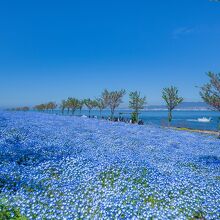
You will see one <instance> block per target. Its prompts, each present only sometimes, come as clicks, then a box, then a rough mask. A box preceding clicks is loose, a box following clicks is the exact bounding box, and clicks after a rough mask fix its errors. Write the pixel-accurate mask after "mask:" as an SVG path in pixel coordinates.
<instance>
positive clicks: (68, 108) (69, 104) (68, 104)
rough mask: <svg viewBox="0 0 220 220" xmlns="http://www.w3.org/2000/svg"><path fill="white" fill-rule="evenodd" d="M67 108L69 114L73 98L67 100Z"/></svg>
mask: <svg viewBox="0 0 220 220" xmlns="http://www.w3.org/2000/svg"><path fill="white" fill-rule="evenodd" d="M66 108H67V114H69V112H70V108H71V98H70V97H69V98H68V99H67V100H66Z"/></svg>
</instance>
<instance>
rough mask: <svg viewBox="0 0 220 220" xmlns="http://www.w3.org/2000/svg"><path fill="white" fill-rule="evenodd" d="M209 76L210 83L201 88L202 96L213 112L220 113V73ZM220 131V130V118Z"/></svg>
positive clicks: (210, 73)
mask: <svg viewBox="0 0 220 220" xmlns="http://www.w3.org/2000/svg"><path fill="white" fill-rule="evenodd" d="M207 75H208V77H209V80H210V81H209V83H207V84H205V85H203V86H202V87H201V90H200V96H201V98H202V99H203V101H204V102H206V103H207V104H208V105H209V106H211V107H212V109H213V110H216V111H220V73H219V74H215V73H213V72H208V73H207ZM218 129H219V130H220V118H219V125H218ZM219 137H220V133H219Z"/></svg>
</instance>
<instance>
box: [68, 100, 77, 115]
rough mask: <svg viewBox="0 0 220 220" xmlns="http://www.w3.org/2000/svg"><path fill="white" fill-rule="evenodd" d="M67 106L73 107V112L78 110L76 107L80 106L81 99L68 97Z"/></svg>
mask: <svg viewBox="0 0 220 220" xmlns="http://www.w3.org/2000/svg"><path fill="white" fill-rule="evenodd" d="M67 106H68V107H69V108H70V109H72V114H74V112H75V111H76V109H77V108H78V107H79V100H78V99H76V98H71V97H70V98H68V99H67Z"/></svg>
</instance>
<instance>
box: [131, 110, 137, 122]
mask: <svg viewBox="0 0 220 220" xmlns="http://www.w3.org/2000/svg"><path fill="white" fill-rule="evenodd" d="M131 121H132V123H136V122H138V115H137V113H136V112H132V113H131Z"/></svg>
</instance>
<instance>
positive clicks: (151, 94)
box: [0, 0, 220, 107]
mask: <svg viewBox="0 0 220 220" xmlns="http://www.w3.org/2000/svg"><path fill="white" fill-rule="evenodd" d="M219 42H220V3H217V2H210V1H209V0H178V1H177V0H167V1H164V0H157V1H152V0H135V1H134V0H105V1H103V0H99V1H98V0H93V1H91V0H80V1H79V0H78V1H75V0H72V1H67V0H63V1H60V0H59V1H58V0H53V1H52V0H51V1H50V0H38V1H30V0H26V1H24V0H20V1H17V0H14V1H13V0H8V1H1V2H0V76H1V78H0V79H1V81H0V83H1V84H0V106H4V107H6V106H16V105H26V104H27V105H32V104H35V103H40V102H46V101H50V100H53V101H56V102H59V101H60V100H61V99H63V98H66V97H68V96H76V97H78V98H86V97H91V98H93V97H97V96H98V95H99V94H100V93H101V91H102V90H103V89H104V88H108V89H110V90H111V89H112V90H113V89H120V88H125V89H127V91H133V90H139V91H141V93H142V94H143V95H146V97H147V100H148V103H149V104H160V103H162V99H161V90H162V88H163V87H166V86H170V85H176V86H177V87H178V88H179V90H180V93H181V95H182V96H183V97H184V98H185V100H186V101H200V97H199V95H198V88H196V86H197V85H201V84H203V83H205V82H206V81H207V77H206V75H205V72H207V71H209V70H211V71H215V72H220V56H219V51H220V43H219ZM127 99H128V98H125V103H126V102H127Z"/></svg>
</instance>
